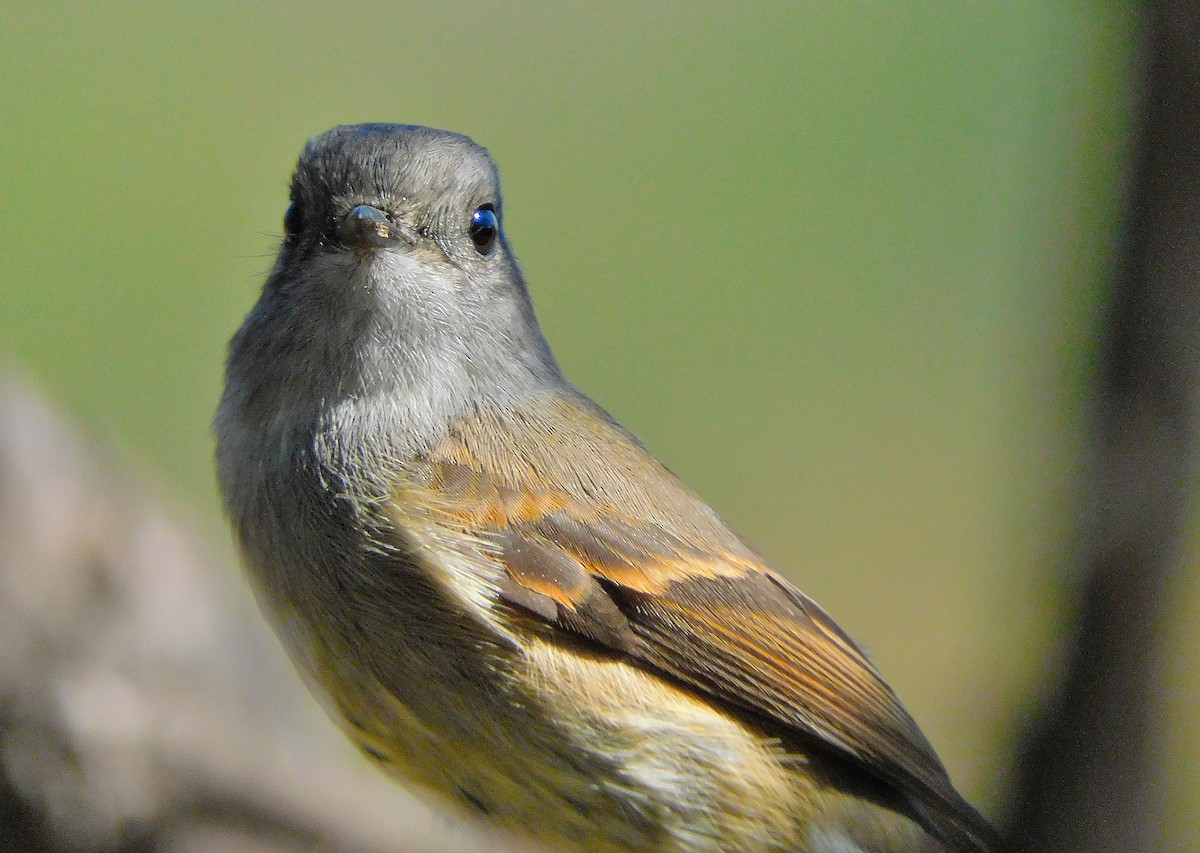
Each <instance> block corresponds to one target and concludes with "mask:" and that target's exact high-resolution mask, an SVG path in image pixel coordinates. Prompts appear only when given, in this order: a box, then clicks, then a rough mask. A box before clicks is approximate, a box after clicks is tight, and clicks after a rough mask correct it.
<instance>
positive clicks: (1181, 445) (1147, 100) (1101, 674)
mask: <svg viewBox="0 0 1200 853" xmlns="http://www.w3.org/2000/svg"><path fill="white" fill-rule="evenodd" d="M1143 18H1144V20H1143V22H1142V44H1141V74H1142V76H1141V80H1140V83H1141V92H1140V96H1139V97H1140V98H1141V103H1140V104H1139V106H1140V115H1139V125H1138V128H1137V136H1136V138H1135V150H1134V161H1133V168H1132V173H1131V175H1130V186H1129V187H1128V193H1127V201H1128V204H1127V213H1126V219H1125V222H1124V243H1123V245H1122V247H1121V255H1120V257H1119V258H1118V259H1117V268H1116V275H1115V278H1114V282H1113V290H1112V297H1111V302H1110V305H1109V315H1108V318H1107V328H1106V330H1105V334H1104V338H1103V340H1102V346H1101V352H1100V365H1099V375H1098V377H1097V380H1096V388H1095V394H1094V400H1093V408H1092V424H1091V427H1092V430H1093V435H1092V438H1091V448H1090V470H1089V471H1088V481H1087V482H1086V483H1085V492H1084V518H1083V529H1082V532H1083V536H1082V539H1081V543H1080V552H1079V553H1078V555H1077V558H1078V570H1079V575H1078V577H1077V578H1074V579H1073V580H1077V584H1076V590H1075V592H1076V596H1077V599H1076V602H1075V603H1076V608H1077V611H1076V613H1075V615H1074V624H1073V626H1072V634H1071V636H1070V638H1069V642H1070V644H1071V645H1070V648H1069V649H1068V652H1067V655H1066V663H1065V671H1064V672H1063V673H1062V678H1061V681H1060V683H1059V684H1057V686H1056V690H1054V691H1053V695H1052V696H1051V698H1050V699H1049V701H1048V702H1047V704H1046V707H1045V708H1044V711H1043V716H1042V718H1041V719H1040V720H1039V721H1038V724H1037V726H1036V728H1035V730H1034V731H1033V732H1032V733H1031V735H1030V737H1029V739H1028V742H1027V743H1026V744H1025V750H1024V753H1023V755H1022V757H1021V763H1020V765H1019V767H1018V776H1017V779H1016V790H1015V797H1014V802H1013V804H1012V807H1011V812H1010V815H1009V821H1008V836H1009V838H1010V845H1009V848H1008V849H1009V850H1010V851H1011V853H1025V852H1026V851H1029V853H1032V851H1055V853H1075V852H1076V851H1078V853H1083V851H1087V853H1106V851H1112V853H1117V851H1120V853H1139V851H1147V853H1149V851H1158V850H1161V849H1162V848H1163V844H1164V838H1163V833H1162V821H1163V817H1164V794H1163V784H1164V783H1163V779H1162V772H1163V771H1162V764H1161V760H1160V759H1161V750H1162V748H1163V747H1162V744H1161V742H1160V735H1161V725H1160V723H1161V706H1160V703H1161V701H1162V695H1163V684H1162V672H1163V665H1162V660H1161V657H1162V649H1161V647H1160V643H1161V640H1162V638H1163V628H1164V627H1165V626H1164V624H1163V623H1164V611H1165V608H1164V603H1165V602H1164V599H1165V595H1166V593H1167V590H1168V585H1169V584H1168V582H1169V580H1170V577H1171V573H1172V572H1173V571H1176V570H1177V568H1178V565H1179V547H1180V538H1181V532H1182V527H1183V525H1184V523H1185V519H1186V515H1185V513H1186V512H1187V510H1188V508H1189V507H1188V504H1189V500H1190V498H1191V497H1192V491H1193V485H1194V483H1195V479H1196V465H1195V450H1196V438H1197V427H1198V420H1197V412H1198V405H1200V401H1198V399H1197V397H1198V394H1200V4H1198V3H1197V2H1196V1H1195V0H1186V2H1151V3H1148V4H1147V5H1146V6H1145V9H1144V16H1143Z"/></svg>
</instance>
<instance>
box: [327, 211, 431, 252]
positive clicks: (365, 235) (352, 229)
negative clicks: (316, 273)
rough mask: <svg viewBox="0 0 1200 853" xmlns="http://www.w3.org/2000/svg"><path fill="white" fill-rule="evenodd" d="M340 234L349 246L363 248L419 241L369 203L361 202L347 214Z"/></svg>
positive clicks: (387, 246)
mask: <svg viewBox="0 0 1200 853" xmlns="http://www.w3.org/2000/svg"><path fill="white" fill-rule="evenodd" d="M339 235H340V237H341V239H342V242H344V243H345V244H346V245H347V246H354V247H362V248H375V249H386V248H389V247H391V246H399V245H400V244H401V243H405V244H408V245H410V246H411V245H413V244H414V243H416V242H417V241H416V239H415V238H414V237H413V236H412V235H410V234H409V233H408V232H407V229H405V228H404V227H403V226H401V225H400V224H399V223H397V222H396V221H395V220H394V219H391V218H389V217H388V215H387V214H386V213H384V212H383V211H382V210H380V209H379V208H377V207H372V206H371V205H369V204H360V205H359V206H358V207H356V208H354V210H352V211H350V212H349V213H347V214H346V218H345V219H343V220H342V226H341V228H340V229H339Z"/></svg>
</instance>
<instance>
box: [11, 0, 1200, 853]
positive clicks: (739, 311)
mask: <svg viewBox="0 0 1200 853" xmlns="http://www.w3.org/2000/svg"><path fill="white" fill-rule="evenodd" d="M783 5H784V4H774V7H773V8H767V7H763V6H757V5H748V4H744V5H728V6H717V5H707V4H705V5H697V4H683V3H675V4H655V5H652V6H649V7H645V6H643V4H634V3H622V4H606V5H604V6H603V7H597V9H592V10H590V11H589V10H588V9H587V8H586V7H585V6H584V5H582V4H578V5H571V6H561V5H559V4H552V3H544V4H522V5H520V6H515V7H511V8H497V7H494V6H490V5H487V4H478V3H443V4H429V5H428V6H425V7H417V6H410V5H407V4H402V3H392V4H368V3H345V4H328V5H322V4H314V3H307V2H300V0H297V1H296V2H291V3H287V4H283V3H277V4H276V3H272V4H256V5H247V4H236V3H228V2H214V3H192V4H154V3H142V4H135V3H123V4H105V5H96V6H84V5H82V4H75V3H56V2H41V3H37V4H32V3H29V4H8V5H6V6H5V7H4V8H3V9H0V103H3V104H4V128H5V130H4V133H3V134H0V146H2V148H0V150H2V152H3V160H2V162H3V164H4V165H3V169H4V189H3V192H0V352H3V354H4V355H5V356H6V357H7V358H9V359H11V360H12V361H14V362H15V363H17V364H19V365H23V366H27V367H28V368H29V369H30V370H32V372H33V373H34V374H35V375H36V376H37V378H38V379H40V380H41V381H43V382H44V383H46V384H47V385H48V386H50V387H51V388H52V389H53V391H54V392H55V393H56V394H57V395H58V396H59V397H60V398H61V399H62V400H64V401H65V402H66V403H67V404H68V405H69V406H71V407H72V409H73V410H74V411H75V412H77V413H78V414H79V415H80V416H81V417H83V418H84V419H85V421H86V422H87V423H89V424H91V426H92V429H93V430H94V432H95V433H97V434H98V435H100V436H102V437H106V438H109V439H111V440H114V441H115V442H117V443H119V444H120V445H121V446H123V447H127V448H129V452H130V453H131V455H133V456H134V458H136V459H138V460H140V461H141V462H143V463H144V464H145V466H146V467H147V468H148V469H153V470H156V471H157V472H159V473H160V475H161V476H162V477H164V478H165V479H166V480H167V482H168V483H169V484H172V485H173V487H174V489H175V492H176V494H177V495H178V496H179V499H180V500H181V501H187V502H192V503H194V504H195V505H197V506H198V507H200V508H201V510H202V511H203V512H206V513H208V514H209V515H210V517H212V518H213V519H215V518H216V516H217V505H216V498H215V491H214V488H213V485H212V475H211V472H210V456H211V441H210V438H209V435H208V420H209V418H210V416H211V412H212V410H213V408H214V406H215V403H216V398H217V395H218V393H219V387H220V370H221V360H222V357H223V346H224V341H225V340H226V339H227V338H228V336H229V334H230V333H231V332H232V330H233V329H234V328H235V327H236V325H237V323H238V322H239V321H240V318H241V316H242V314H243V313H244V312H245V310H246V309H247V308H248V307H249V305H250V303H251V302H252V300H253V299H254V296H255V292H256V289H257V287H258V284H259V282H260V281H261V278H262V275H263V274H264V272H265V271H266V270H267V269H268V268H269V266H270V264H271V258H272V255H273V251H274V243H275V240H276V237H277V233H278V230H279V228H280V225H279V223H280V220H281V217H282V213H283V209H284V206H285V201H286V182H287V178H288V174H289V170H290V168H291V166H292V164H293V162H294V159H295V157H296V155H297V154H298V152H299V149H300V146H301V145H302V144H303V141H304V140H305V139H306V138H307V137H308V136H309V135H311V134H314V133H317V132H320V131H322V130H325V129H326V128H328V127H329V126H331V125H333V124H337V123H343V122H357V121H366V120H376V121H406V122H414V123H422V124H431V125H435V126H441V127H446V128H450V129H454V130H458V131H462V132H465V133H468V134H470V135H472V136H473V137H475V138H476V139H477V140H478V141H479V142H481V143H483V144H484V145H487V146H488V147H489V148H490V149H491V150H492V152H493V154H495V156H496V157H497V159H498V160H499V162H500V165H501V169H502V174H503V176H504V180H505V185H506V196H505V202H506V204H505V216H506V222H505V225H506V228H507V231H508V233H509V236H510V238H511V240H512V242H513V243H514V245H515V246H516V248H517V251H518V252H519V254H520V256H521V259H522V261H523V264H524V267H525V270H526V273H527V274H528V277H529V279H530V283H531V287H532V290H533V295H534V299H535V301H536V303H537V305H538V308H539V312H540V316H541V318H542V321H543V325H544V326H545V329H546V332H547V334H548V336H549V337H550V339H551V342H552V344H553V345H554V346H555V347H556V349H557V352H558V354H559V356H560V358H561V360H562V361H563V363H564V365H565V367H566V369H567V370H568V372H569V374H570V375H571V376H572V377H573V378H574V379H575V380H576V381H577V382H578V383H579V384H580V385H581V386H583V387H584V388H585V389H586V390H588V391H589V392H590V393H592V394H593V395H594V396H596V397H597V399H599V401H600V402H601V403H602V404H604V405H605V406H607V407H608V408H609V409H610V410H611V411H612V412H613V413H614V414H615V415H616V416H617V417H618V418H619V419H621V420H622V421H623V422H624V423H626V425H627V426H629V427H630V428H631V429H633V430H634V431H635V432H636V433H638V434H639V435H641V436H642V438H643V439H644V440H645V441H646V442H647V443H648V444H649V446H650V447H651V448H652V449H653V450H654V451H655V452H656V453H657V454H659V455H660V456H661V457H662V458H663V460H664V461H665V462H666V463H667V464H668V465H670V466H671V467H672V468H674V469H675V470H676V471H677V472H678V473H680V474H681V475H682V476H683V477H684V479H685V480H687V481H688V482H689V483H690V484H691V485H692V486H693V487H694V488H696V489H697V490H698V491H699V492H700V493H701V494H703V495H704V496H705V497H706V498H707V499H709V500H710V501H711V502H712V503H713V504H714V505H715V506H716V507H717V508H718V509H719V510H720V511H722V512H723V513H724V514H725V515H726V516H727V517H729V518H730V520H731V521H732V522H733V523H734V524H735V526H736V527H737V528H738V529H740V530H741V531H743V532H744V533H745V534H746V535H747V536H748V537H749V538H750V539H751V540H752V541H754V542H755V543H757V544H758V545H759V547H760V548H761V549H762V550H763V551H764V552H765V553H766V554H767V555H768V556H769V557H770V558H771V559H772V560H773V561H774V562H776V563H777V564H778V565H779V566H780V567H781V568H782V569H784V570H785V571H786V572H788V573H789V574H790V575H791V576H792V577H793V578H794V579H796V580H797V582H798V583H799V584H800V585H801V586H802V587H803V588H804V589H805V590H806V591H808V592H809V593H810V594H812V595H813V596H814V597H816V598H817V599H818V600H819V601H821V602H822V603H823V604H824V605H825V606H826V607H827V608H828V609H829V610H830V611H831V612H832V613H833V614H834V615H835V616H836V617H837V618H838V619H839V621H841V622H842V624H843V625H844V626H845V627H846V628H847V629H848V630H849V631H850V632H851V633H852V634H853V635H855V636H856V637H858V638H860V639H861V640H862V641H863V642H864V644H866V645H867V646H868V647H870V648H871V649H872V651H873V653H874V654H875V657H876V659H877V660H878V662H879V664H880V666H881V668H882V669H883V671H884V673H885V675H886V676H887V677H888V678H889V680H890V681H891V682H892V683H893V684H894V685H895V686H896V688H897V689H898V691H899V692H900V694H901V695H902V696H903V697H904V699H905V701H906V703H907V704H908V705H909V707H910V710H912V711H913V713H914V714H915V715H916V717H917V718H918V719H919V720H920V721H921V722H922V725H923V727H924V728H925V729H926V731H927V733H928V734H929V735H930V737H931V739H932V740H933V741H934V743H935V744H936V745H937V746H938V747H939V749H940V751H941V752H942V754H943V756H944V758H945V759H946V761H947V764H948V765H949V766H950V769H951V772H952V773H953V775H954V776H955V778H956V779H957V780H959V781H960V782H961V784H962V786H963V788H964V790H965V791H966V792H967V793H968V794H969V795H971V796H972V797H973V798H974V799H976V800H981V799H986V797H987V796H988V794H989V793H991V792H994V791H995V790H996V789H997V788H998V787H999V786H1000V785H1001V784H1002V782H1003V773H1004V769H1005V766H1006V762H1007V755H1008V753H1009V750H1010V749H1011V746H1012V741H1013V738H1014V736H1015V733H1016V730H1017V729H1016V726H1017V723H1018V722H1019V720H1020V717H1021V713H1022V711H1023V710H1024V709H1025V708H1027V707H1028V705H1029V703H1030V698H1029V696H1028V695H1027V694H1028V691H1029V690H1030V689H1031V688H1032V686H1033V685H1035V684H1036V682H1037V679H1038V677H1039V676H1040V675H1041V674H1043V673H1044V672H1045V671H1046V669H1047V667H1048V664H1047V663H1046V662H1045V658H1046V656H1047V655H1049V654H1050V653H1051V646H1050V640H1049V637H1050V636H1051V635H1052V632H1053V631H1054V629H1055V627H1056V626H1057V625H1058V620H1059V618H1060V611H1059V609H1058V608H1059V604H1060V602H1059V601H1058V599H1057V592H1058V590H1057V587H1056V586H1055V583H1054V581H1053V580H1052V578H1053V577H1054V576H1055V573H1056V572H1057V571H1058V570H1059V569H1060V568H1061V566H1060V563H1061V561H1062V559H1063V556H1064V554H1066V553H1067V550H1068V548H1069V547H1070V544H1071V536H1072V533H1073V526H1072V513H1073V510H1074V506H1073V504H1072V489H1073V487H1074V484H1075V478H1076V475H1077V472H1078V466H1079V464H1080V451H1081V432H1080V430H1081V428H1082V427H1083V426H1084V423H1083V416H1084V411H1083V408H1082V402H1083V395H1084V393H1086V389H1087V385H1086V383H1087V380H1088V378H1089V376H1090V370H1091V364H1092V358H1093V353H1094V349H1093V335H1094V333H1095V331H1096V328H1097V324H1098V322H1099V320H1100V316H1101V315H1100V313H1099V306H1100V305H1101V304H1102V301H1103V298H1104V293H1105V276H1106V274H1107V271H1108V266H1107V265H1108V262H1109V260H1110V257H1111V252H1112V248H1113V241H1114V238H1115V235H1116V227H1117V205H1118V203H1119V200H1120V199H1119V194H1118V193H1119V181H1118V177H1119V170H1120V168H1121V166H1122V163H1123V158H1124V155H1125V154H1126V151H1127V146H1128V136H1127V134H1128V132H1129V129H1130V122H1131V116H1130V103H1131V93H1130V87H1131V78H1130V70H1131V62H1132V48H1133V43H1134V35H1135V34H1134V32H1133V18H1132V15H1131V12H1130V11H1129V10H1128V9H1127V8H1126V7H1125V5H1123V4H1119V3H1097V4H1092V5H1091V6H1088V7H1083V6H1080V5H1079V4H1071V3H1066V2H1050V3H1030V2H1022V3H1017V4H1001V3H994V4H958V3H949V2H944V3H932V2H927V3H910V4H895V5H893V6H887V5H885V4H875V5H873V6H870V7H869V8H868V7H866V6H862V7H858V6H855V5H852V4H790V5H789V6H788V7H787V9H786V10H785V9H784V8H782V7H783ZM601 8H602V11H601V10H599V9H601ZM213 529H214V530H219V529H220V528H219V527H218V526H217V525H216V524H214V525H213ZM220 535H223V534H220ZM1197 547H1200V546H1197V544H1196V543H1193V544H1192V547H1191V550H1190V551H1189V559H1190V564H1191V565H1192V566H1193V567H1194V566H1195V565H1196V564H1197V563H1198V562H1200V558H1197V557H1196V553H1197ZM1195 578H1196V572H1195V571H1194V570H1193V571H1191V572H1189V573H1188V575H1187V580H1186V582H1185V583H1184V584H1182V585H1181V586H1186V589H1183V588H1181V589H1179V590H1177V592H1178V593H1179V595H1180V604H1179V607H1178V613H1179V617H1180V619H1179V624H1180V626H1181V627H1180V629H1179V634H1178V635H1177V636H1176V637H1174V638H1173V639H1172V640H1171V641H1170V649H1171V650H1172V666H1173V670H1172V679H1173V680H1172V695H1171V697H1170V699H1171V702H1172V704H1171V706H1170V707H1171V713H1172V715H1173V716H1172V717H1171V723H1170V724H1171V727H1172V731H1173V732H1174V734H1175V736H1176V738H1177V742H1176V743H1174V744H1172V749H1171V750H1170V756H1169V757H1168V759H1167V768H1168V771H1169V776H1168V777H1167V778H1169V779H1170V780H1171V782H1172V784H1173V791H1174V793H1173V799H1172V805H1173V818H1172V819H1173V821H1174V824H1173V832H1174V833H1175V835H1174V837H1175V838H1176V839H1184V838H1185V837H1190V836H1189V835H1188V834H1189V833H1193V834H1194V833H1196V832H1197V826H1196V821H1195V819H1194V818H1193V817H1192V815H1193V814H1197V813H1200V799H1197V797H1198V795H1197V791H1198V790H1200V779H1197V778H1196V777H1195V775H1194V774H1195V772H1196V770H1195V767H1194V762H1188V761H1187V760H1186V756H1194V755H1196V754H1197V753H1198V752H1200V744H1198V743H1197V740H1196V737H1197V736H1196V734H1195V732H1196V731H1197V726H1196V719H1195V715H1194V711H1193V710H1192V709H1193V708H1194V707H1195V706H1196V705H1197V704H1198V703H1197V691H1198V689H1200V686H1198V685H1197V681H1196V679H1197V676H1196V675H1195V674H1194V673H1193V672H1192V667H1194V664H1195V655H1194V651H1193V650H1194V649H1195V648H1197V647H1198V646H1200V642H1198V640H1200V622H1198V621H1197V617H1196V615H1195V614H1196V612H1197V611H1198V610H1200V608H1198V607H1197V606H1195V602H1196V600H1197V598H1198V597H1200V590H1197V583H1196V580H1195ZM1188 602H1190V604H1189V603H1188ZM1177 846H1179V849H1184V848H1185V847H1187V846H1188V845H1187V844H1185V843H1183V841H1182V840H1180V842H1179V845H1177Z"/></svg>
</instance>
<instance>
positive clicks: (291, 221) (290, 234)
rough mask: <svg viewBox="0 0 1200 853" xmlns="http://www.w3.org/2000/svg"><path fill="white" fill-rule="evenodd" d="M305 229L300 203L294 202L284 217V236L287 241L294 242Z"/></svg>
mask: <svg viewBox="0 0 1200 853" xmlns="http://www.w3.org/2000/svg"><path fill="white" fill-rule="evenodd" d="M303 227H304V214H303V213H302V212H301V211H300V203H299V202H296V201H293V202H292V203H291V204H289V205H288V209H287V213H285V214H284V215H283V234H284V236H285V237H286V238H287V239H289V240H294V239H295V238H296V235H297V234H299V233H300V229H301V228H303Z"/></svg>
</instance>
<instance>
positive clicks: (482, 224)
mask: <svg viewBox="0 0 1200 853" xmlns="http://www.w3.org/2000/svg"><path fill="white" fill-rule="evenodd" d="M467 233H468V234H470V235H471V242H472V243H474V244H475V251H476V252H478V253H479V254H481V255H490V254H491V253H492V250H493V249H495V248H496V241H497V240H498V239H499V238H500V217H498V216H496V209H495V208H494V207H492V206H491V205H490V204H483V205H480V206H479V207H478V208H477V209H476V210H475V212H474V213H472V214H471V227H470V228H469V229H467Z"/></svg>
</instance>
